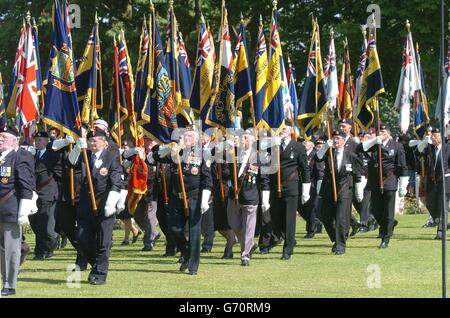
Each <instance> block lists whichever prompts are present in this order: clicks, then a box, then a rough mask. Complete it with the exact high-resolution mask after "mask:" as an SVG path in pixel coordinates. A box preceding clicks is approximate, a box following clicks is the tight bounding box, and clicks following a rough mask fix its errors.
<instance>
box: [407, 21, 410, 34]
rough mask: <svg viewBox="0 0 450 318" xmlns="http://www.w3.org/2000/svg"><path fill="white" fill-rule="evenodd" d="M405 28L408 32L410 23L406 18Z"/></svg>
mask: <svg viewBox="0 0 450 318" xmlns="http://www.w3.org/2000/svg"><path fill="white" fill-rule="evenodd" d="M406 30H407V31H408V33H410V32H411V23H409V20H406Z"/></svg>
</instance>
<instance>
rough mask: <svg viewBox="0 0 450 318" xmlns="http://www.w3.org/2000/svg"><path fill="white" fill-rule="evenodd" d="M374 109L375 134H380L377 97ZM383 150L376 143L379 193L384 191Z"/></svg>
mask: <svg viewBox="0 0 450 318" xmlns="http://www.w3.org/2000/svg"><path fill="white" fill-rule="evenodd" d="M374 103H375V106H376V109H377V128H378V133H377V135H378V136H380V129H381V123H380V106H379V104H378V99H377V98H375V100H374ZM382 156H383V152H382V145H381V144H380V145H378V173H379V174H380V193H381V194H383V193H384V180H383V157H382Z"/></svg>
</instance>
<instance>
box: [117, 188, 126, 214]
mask: <svg viewBox="0 0 450 318" xmlns="http://www.w3.org/2000/svg"><path fill="white" fill-rule="evenodd" d="M127 195H128V191H127V190H120V200H119V201H118V202H117V204H116V213H120V212H122V211H123V210H125V203H126V202H127Z"/></svg>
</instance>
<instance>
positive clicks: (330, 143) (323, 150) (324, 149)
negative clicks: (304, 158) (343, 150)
mask: <svg viewBox="0 0 450 318" xmlns="http://www.w3.org/2000/svg"><path fill="white" fill-rule="evenodd" d="M332 147H333V141H332V140H327V142H326V143H325V144H324V145H323V146H322V148H320V150H319V151H318V152H317V158H319V160H322V159H323V157H324V156H325V154H326V153H327V151H328V149H330V148H332Z"/></svg>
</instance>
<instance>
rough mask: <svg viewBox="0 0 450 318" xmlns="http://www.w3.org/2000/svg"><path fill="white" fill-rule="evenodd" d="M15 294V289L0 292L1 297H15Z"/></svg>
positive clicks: (5, 289)
mask: <svg viewBox="0 0 450 318" xmlns="http://www.w3.org/2000/svg"><path fill="white" fill-rule="evenodd" d="M15 294H16V290H15V289H13V288H3V289H2V292H1V295H2V296H5V297H6V296H12V295H15Z"/></svg>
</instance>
